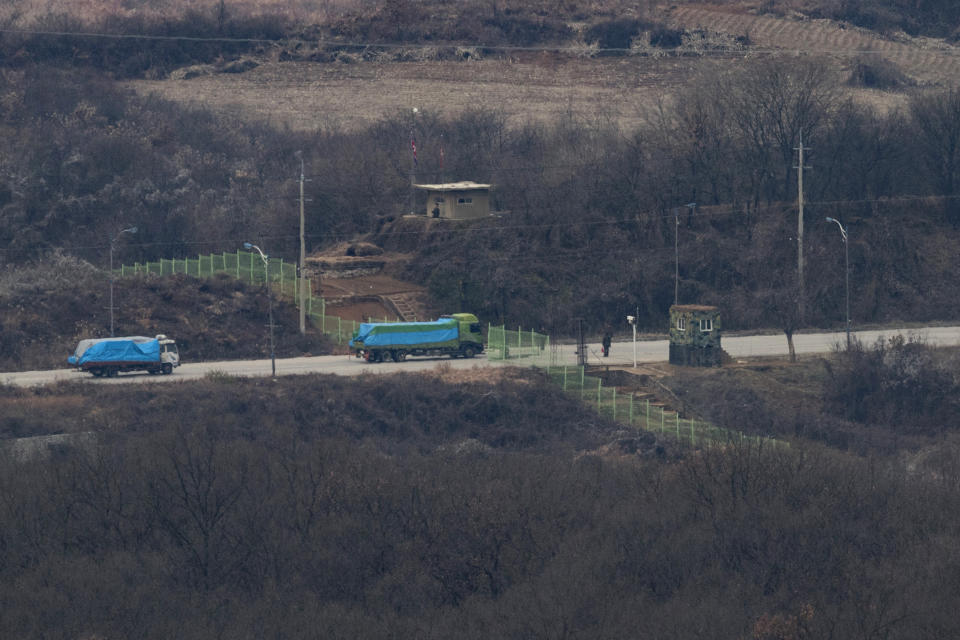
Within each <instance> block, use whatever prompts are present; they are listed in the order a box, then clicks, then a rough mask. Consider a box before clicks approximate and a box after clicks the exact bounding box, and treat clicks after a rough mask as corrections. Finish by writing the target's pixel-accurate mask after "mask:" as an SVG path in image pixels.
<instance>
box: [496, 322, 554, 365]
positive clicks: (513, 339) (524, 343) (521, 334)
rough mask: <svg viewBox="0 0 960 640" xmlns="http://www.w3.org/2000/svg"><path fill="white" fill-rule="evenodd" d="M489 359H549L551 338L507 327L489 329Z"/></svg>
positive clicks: (534, 332) (530, 331)
mask: <svg viewBox="0 0 960 640" xmlns="http://www.w3.org/2000/svg"><path fill="white" fill-rule="evenodd" d="M486 353H487V358H489V359H491V360H506V359H508V358H526V359H529V358H534V359H541V358H549V356H550V353H551V349H550V336H548V335H545V334H543V333H537V332H536V331H532V330H529V331H524V330H523V329H522V328H519V327H518V328H517V330H516V331H514V330H512V329H507V328H506V327H505V326H499V327H495V326H493V325H490V326H488V328H487V346H486Z"/></svg>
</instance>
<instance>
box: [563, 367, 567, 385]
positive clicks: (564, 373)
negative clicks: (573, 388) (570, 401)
mask: <svg viewBox="0 0 960 640" xmlns="http://www.w3.org/2000/svg"><path fill="white" fill-rule="evenodd" d="M563 390H564V391H566V390H567V365H563Z"/></svg>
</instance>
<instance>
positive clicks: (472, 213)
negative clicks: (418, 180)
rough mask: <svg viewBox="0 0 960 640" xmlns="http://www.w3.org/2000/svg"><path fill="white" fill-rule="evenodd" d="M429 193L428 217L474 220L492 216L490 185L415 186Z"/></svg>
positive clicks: (452, 183)
mask: <svg viewBox="0 0 960 640" xmlns="http://www.w3.org/2000/svg"><path fill="white" fill-rule="evenodd" d="M413 186H415V187H416V188H418V189H423V190H424V191H426V192H427V211H426V213H427V217H428V218H443V219H445V220H472V219H473V218H483V217H486V216H488V215H490V185H489V184H478V183H476V182H447V183H443V184H415V185H413Z"/></svg>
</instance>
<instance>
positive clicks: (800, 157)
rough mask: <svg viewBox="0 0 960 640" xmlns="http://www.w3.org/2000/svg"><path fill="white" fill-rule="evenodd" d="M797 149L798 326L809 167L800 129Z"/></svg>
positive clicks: (803, 312)
mask: <svg viewBox="0 0 960 640" xmlns="http://www.w3.org/2000/svg"><path fill="white" fill-rule="evenodd" d="M794 149H795V150H796V151H797V153H798V154H799V155H798V160H799V161H798V162H797V166H796V167H794V168H795V169H796V170H797V286H798V287H799V290H798V292H797V309H798V311H799V315H800V326H803V324H804V320H805V318H806V302H805V298H806V288H805V286H804V278H803V170H804V169H809V168H810V167H806V166H804V164H803V150H804V149H803V131H802V130H801V131H800V146H799V147H794Z"/></svg>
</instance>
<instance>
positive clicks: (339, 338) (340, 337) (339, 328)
mask: <svg viewBox="0 0 960 640" xmlns="http://www.w3.org/2000/svg"><path fill="white" fill-rule="evenodd" d="M342 329H343V323H342V322H341V321H340V316H337V344H342V343H343V331H342Z"/></svg>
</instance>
